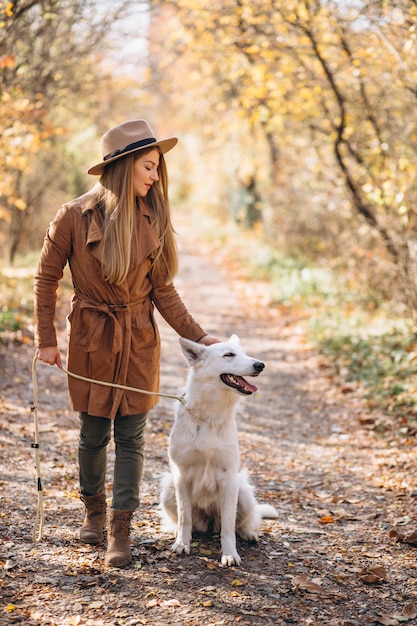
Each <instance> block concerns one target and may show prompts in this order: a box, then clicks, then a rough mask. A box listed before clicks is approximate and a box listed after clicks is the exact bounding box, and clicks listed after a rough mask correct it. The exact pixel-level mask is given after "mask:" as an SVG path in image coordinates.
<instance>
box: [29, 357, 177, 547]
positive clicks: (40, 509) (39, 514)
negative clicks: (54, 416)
mask: <svg viewBox="0 0 417 626" xmlns="http://www.w3.org/2000/svg"><path fill="white" fill-rule="evenodd" d="M37 361H38V358H37V357H36V356H35V357H34V359H33V362H32V385H33V406H32V407H31V411H32V413H33V420H34V432H35V441H34V443H32V444H31V448H33V449H34V450H35V470H36V486H37V492H38V504H37V507H36V517H35V524H34V527H33V534H32V537H33V541H34V542H35V543H38V542H39V541H42V537H43V526H44V521H45V515H44V505H43V491H42V477H41V467H40V439H39V417H38V385H37V381H36V363H37ZM59 369H60V370H61V371H62V372H63V373H64V374H67V376H72V377H73V378H78V379H79V380H84V381H85V382H87V383H93V384H94V385H102V386H103V387H113V388H115V389H123V390H124V391H133V392H135V393H143V394H145V395H148V396H160V397H162V398H171V399H173V400H178V401H179V402H181V403H182V404H184V405H185V396H184V394H182V395H181V396H176V395H174V394H170V393H162V392H159V391H148V390H146V389H138V388H136V387H127V386H126V385H119V384H117V383H107V382H105V381H104V380H96V379H95V378H87V377H86V376H81V375H80V374H74V373H73V372H70V371H68V370H66V369H65V368H64V367H60V368H59Z"/></svg>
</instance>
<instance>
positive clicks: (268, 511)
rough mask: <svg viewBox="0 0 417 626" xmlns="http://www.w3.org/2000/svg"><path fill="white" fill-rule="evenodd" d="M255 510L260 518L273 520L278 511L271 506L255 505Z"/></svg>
mask: <svg viewBox="0 0 417 626" xmlns="http://www.w3.org/2000/svg"><path fill="white" fill-rule="evenodd" d="M256 508H257V509H258V513H259V514H260V516H261V517H262V518H268V519H275V518H277V517H278V511H277V510H276V508H275V507H274V506H272V505H271V504H257V506H256Z"/></svg>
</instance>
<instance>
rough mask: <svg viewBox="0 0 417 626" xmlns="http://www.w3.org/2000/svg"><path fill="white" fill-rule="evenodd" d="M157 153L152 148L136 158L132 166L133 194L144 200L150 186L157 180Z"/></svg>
mask: <svg viewBox="0 0 417 626" xmlns="http://www.w3.org/2000/svg"><path fill="white" fill-rule="evenodd" d="M158 167H159V151H158V150H157V149H156V148H154V149H153V150H150V151H149V152H146V153H145V154H142V155H140V156H138V158H137V159H135V162H134V164H133V187H134V189H135V194H136V195H137V196H139V197H140V198H144V197H145V196H146V195H147V193H148V191H149V189H150V188H151V187H152V185H153V184H154V183H155V182H156V181H157V180H159V175H158Z"/></svg>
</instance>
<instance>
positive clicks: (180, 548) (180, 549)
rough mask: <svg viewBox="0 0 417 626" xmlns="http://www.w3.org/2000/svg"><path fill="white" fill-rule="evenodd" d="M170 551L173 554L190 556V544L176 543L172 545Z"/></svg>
mask: <svg viewBox="0 0 417 626" xmlns="http://www.w3.org/2000/svg"><path fill="white" fill-rule="evenodd" d="M171 551H172V552H175V554H190V544H186V543H183V542H182V541H176V542H175V543H174V544H173V545H172V547H171Z"/></svg>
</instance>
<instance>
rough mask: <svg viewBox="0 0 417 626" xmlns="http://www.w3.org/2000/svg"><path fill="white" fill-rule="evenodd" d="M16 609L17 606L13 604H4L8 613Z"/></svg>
mask: <svg viewBox="0 0 417 626" xmlns="http://www.w3.org/2000/svg"><path fill="white" fill-rule="evenodd" d="M16 609H17V606H16V605H15V604H8V605H7V606H6V611H7V612H8V613H12V612H13V611H16Z"/></svg>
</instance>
